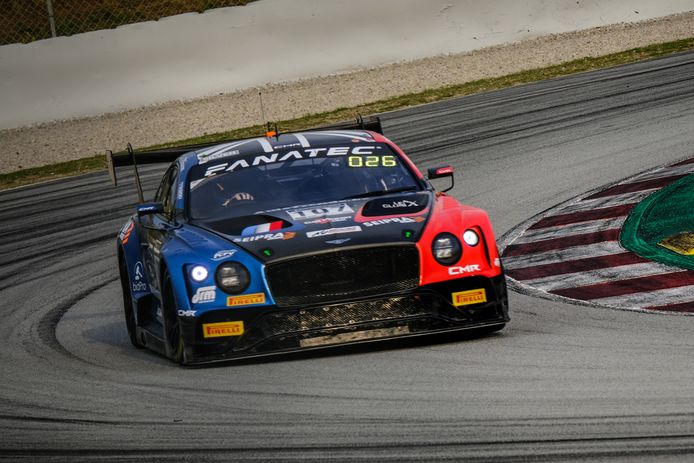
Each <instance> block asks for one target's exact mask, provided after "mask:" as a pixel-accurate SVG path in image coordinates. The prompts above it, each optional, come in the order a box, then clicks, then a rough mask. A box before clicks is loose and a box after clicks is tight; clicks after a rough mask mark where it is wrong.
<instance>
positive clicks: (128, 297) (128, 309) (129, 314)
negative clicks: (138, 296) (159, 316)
mask: <svg viewBox="0 0 694 463" xmlns="http://www.w3.org/2000/svg"><path fill="white" fill-rule="evenodd" d="M118 269H119V271H120V286H121V290H122V291H123V313H124V315H125V327H126V329H127V330H128V337H129V338H130V343H131V344H132V345H133V346H135V347H137V348H138V349H142V348H144V347H145V346H144V344H142V343H141V342H140V340H139V339H138V338H137V322H136V320H135V309H134V307H133V296H132V293H131V292H130V278H129V277H128V270H127V268H126V264H125V261H124V260H123V257H122V256H121V257H120V258H119V259H118Z"/></svg>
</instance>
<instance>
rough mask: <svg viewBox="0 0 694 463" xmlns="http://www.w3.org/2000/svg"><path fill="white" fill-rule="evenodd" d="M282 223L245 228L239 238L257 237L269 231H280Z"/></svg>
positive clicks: (269, 223) (278, 221)
mask: <svg viewBox="0 0 694 463" xmlns="http://www.w3.org/2000/svg"><path fill="white" fill-rule="evenodd" d="M283 225H284V222H283V221H281V220H277V221H275V222H268V223H261V224H260V225H251V226H250V227H246V228H244V229H243V231H242V232H241V236H251V235H257V234H259V233H269V232H271V231H277V230H281V229H282V226H283Z"/></svg>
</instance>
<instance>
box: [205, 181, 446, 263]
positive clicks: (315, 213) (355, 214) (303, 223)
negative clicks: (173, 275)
mask: <svg viewBox="0 0 694 463" xmlns="http://www.w3.org/2000/svg"><path fill="white" fill-rule="evenodd" d="M434 201H435V197H434V195H433V193H431V192H428V191H426V192H408V193H397V194H392V195H385V196H379V197H376V198H373V197H371V198H364V199H350V200H343V201H334V202H327V203H316V204H306V205H300V206H292V207H286V208H281V209H273V210H266V211H258V212H256V213H255V214H252V215H246V216H241V217H233V218H226V219H219V220H204V221H196V222H194V224H195V225H197V226H199V227H202V228H205V229H207V230H209V231H212V232H213V233H215V234H217V235H220V236H222V237H224V238H226V239H227V240H229V241H231V242H233V243H234V244H236V245H238V246H240V247H242V248H244V249H246V250H247V251H248V252H250V253H252V254H254V255H255V256H257V257H258V258H259V259H261V260H262V261H264V262H271V261H274V260H279V259H285V258H289V257H293V256H298V255H302V254H309V253H315V252H324V251H330V250H336V249H339V248H343V247H351V246H364V245H373V244H380V243H402V242H408V241H409V242H413V243H414V242H415V241H417V240H418V239H419V236H420V234H421V232H422V230H423V229H424V225H425V223H426V221H427V219H428V216H429V214H430V211H431V209H432V206H433V202H434Z"/></svg>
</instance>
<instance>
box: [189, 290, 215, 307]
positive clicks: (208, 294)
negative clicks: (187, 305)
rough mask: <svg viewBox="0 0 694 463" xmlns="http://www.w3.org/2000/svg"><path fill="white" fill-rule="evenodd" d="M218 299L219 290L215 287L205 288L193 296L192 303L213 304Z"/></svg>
mask: <svg viewBox="0 0 694 463" xmlns="http://www.w3.org/2000/svg"><path fill="white" fill-rule="evenodd" d="M216 297H217V288H216V287H215V286H203V287H201V288H198V289H197V290H196V291H195V294H193V298H192V299H191V302H192V303H193V304H204V303H206V302H212V301H214V299H215V298H216Z"/></svg>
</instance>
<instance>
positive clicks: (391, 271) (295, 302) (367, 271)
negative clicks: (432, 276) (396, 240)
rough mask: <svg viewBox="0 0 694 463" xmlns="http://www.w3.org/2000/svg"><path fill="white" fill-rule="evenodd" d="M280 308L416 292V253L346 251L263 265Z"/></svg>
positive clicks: (389, 249)
mask: <svg viewBox="0 0 694 463" xmlns="http://www.w3.org/2000/svg"><path fill="white" fill-rule="evenodd" d="M266 274H267V278H268V283H269V284H270V290H271V291H272V295H273V297H274V298H275V302H276V303H277V305H278V306H280V307H291V306H301V305H310V304H324V303H330V302H335V301H339V300H344V299H348V298H357V297H366V296H377V295H380V294H387V293H392V292H397V291H403V290H408V289H413V288H416V287H417V285H418V283H419V253H418V252H417V248H416V247H414V246H387V247H378V248H376V247H374V248H359V249H348V250H344V251H337V252H330V253H324V254H316V255H312V256H308V257H300V258H296V259H291V260H287V261H282V262H277V263H272V264H269V265H268V266H267V269H266Z"/></svg>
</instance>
